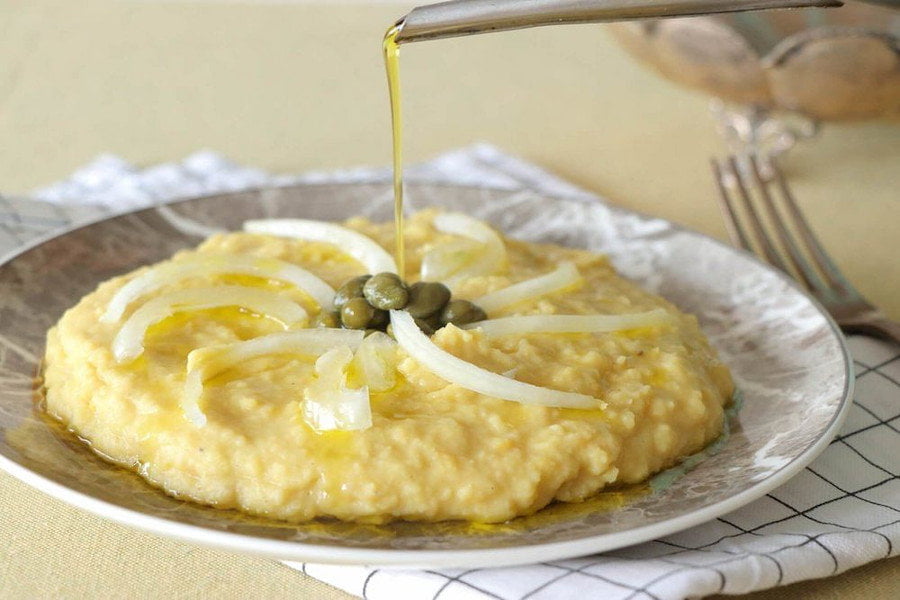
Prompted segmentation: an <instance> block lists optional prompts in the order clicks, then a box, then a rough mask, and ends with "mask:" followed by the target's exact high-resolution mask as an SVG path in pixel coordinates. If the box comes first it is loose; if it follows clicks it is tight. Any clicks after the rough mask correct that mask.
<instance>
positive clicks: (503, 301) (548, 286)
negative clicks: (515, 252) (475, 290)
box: [475, 262, 582, 314]
mask: <svg viewBox="0 0 900 600" xmlns="http://www.w3.org/2000/svg"><path fill="white" fill-rule="evenodd" d="M581 281H582V278H581V273H579V272H578V268H577V267H576V266H575V265H574V264H572V263H570V262H563V263H560V264H559V265H558V266H557V267H556V269H554V270H553V271H550V272H549V273H547V274H546V275H540V276H538V277H534V278H532V279H526V280H525V281H520V282H519V283H514V284H513V285H510V286H508V287H505V288H503V289H500V290H497V291H496V292H491V293H490V294H485V295H484V296H482V297H480V298H478V299H477V300H476V301H475V302H476V304H478V306H480V307H481V308H482V310H484V311H485V312H487V313H488V314H492V313H495V312H497V311H498V310H500V309H502V308H506V307H507V306H509V305H511V304H515V303H517V302H524V301H525V300H531V299H533V298H538V297H540V296H544V295H546V294H551V293H553V292H558V291H560V290H564V289H566V288H570V287H573V286H575V285H577V284H579V283H581Z"/></svg>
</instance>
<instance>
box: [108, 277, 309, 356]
mask: <svg viewBox="0 0 900 600" xmlns="http://www.w3.org/2000/svg"><path fill="white" fill-rule="evenodd" d="M224 306H239V307H241V308H245V309H247V310H249V311H251V312H254V313H257V314H259V315H262V316H265V317H269V318H272V319H275V320H276V321H280V322H281V323H282V324H283V325H284V326H285V328H287V327H289V326H293V325H295V324H297V323H300V322H302V321H304V320H306V318H307V314H306V311H305V310H303V307H301V306H300V305H299V304H297V303H296V302H294V301H292V300H289V299H288V298H286V297H284V296H283V295H281V294H278V293H277V292H273V291H270V290H265V289H259V288H249V287H244V286H240V285H219V286H210V287H197V288H188V289H184V290H178V291H175V292H171V293H168V294H163V295H162V296H159V297H157V298H154V299H152V300H150V301H149V302H147V303H146V304H144V305H143V306H141V307H140V308H139V309H137V310H136V311H134V314H132V315H131V316H130V317H128V319H127V320H126V321H125V323H123V324H122V327H121V328H120V329H119V332H118V333H117V334H116V337H115V338H114V339H113V343H112V351H113V356H115V359H116V361H118V362H120V363H121V362H125V361H127V360H131V359H134V358H137V357H138V356H140V355H141V353H142V352H143V351H144V335H145V334H146V333H147V329H148V328H149V327H150V326H151V325H153V324H155V323H158V322H160V321H162V320H163V319H166V318H168V317H170V316H172V315H173V314H174V313H177V312H184V311H187V310H204V309H208V308H219V307H224Z"/></svg>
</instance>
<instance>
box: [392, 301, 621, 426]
mask: <svg viewBox="0 0 900 600" xmlns="http://www.w3.org/2000/svg"><path fill="white" fill-rule="evenodd" d="M391 327H392V328H393V331H394V337H395V338H396V339H397V343H398V344H400V347H401V348H403V350H405V351H406V353H407V354H409V356H410V357H412V358H413V359H414V360H416V361H418V362H419V363H421V364H422V366H424V367H425V368H426V369H428V370H429V371H431V372H432V373H434V374H435V375H437V376H438V377H440V378H442V379H444V380H446V381H449V382H450V383H455V384H456V385H458V386H460V387H464V388H466V389H468V390H472V391H473V392H478V393H479V394H484V395H485V396H491V397H494V398H500V399H502V400H511V401H513V402H519V403H521V404H532V405H537V406H551V407H558V408H583V409H598V408H603V407H604V406H605V404H604V403H603V402H602V401H601V400H598V399H597V398H594V397H592V396H588V395H585V394H577V393H575V392H562V391H559V390H553V389H550V388H545V387H539V386H536V385H531V384H530V383H525V382H522V381H516V380H514V379H509V378H507V377H504V376H503V375H500V374H498V373H492V372H491V371H488V370H486V369H482V368H481V367H479V366H477V365H473V364H472V363H470V362H466V361H464V360H462V359H461V358H458V357H456V356H454V355H452V354H450V353H449V352H447V351H446V350H444V349H442V348H440V347H438V346H437V345H436V344H435V343H434V342H432V341H431V340H430V339H429V338H428V336H426V335H425V334H424V333H422V332H421V331H420V330H419V327H418V326H417V325H416V323H415V321H413V318H412V316H411V315H410V314H409V313H408V312H405V311H397V310H392V311H391Z"/></svg>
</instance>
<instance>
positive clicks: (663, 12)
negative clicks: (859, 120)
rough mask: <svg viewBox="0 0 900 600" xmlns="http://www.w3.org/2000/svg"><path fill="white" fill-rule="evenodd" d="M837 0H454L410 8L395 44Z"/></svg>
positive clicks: (827, 3)
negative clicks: (526, 28)
mask: <svg viewBox="0 0 900 600" xmlns="http://www.w3.org/2000/svg"><path fill="white" fill-rule="evenodd" d="M841 5H842V2H840V1H838V0H453V1H451V2H441V3H439V4H430V5H426V6H420V7H418V8H414V9H413V10H412V11H411V12H410V13H409V14H408V15H406V16H405V17H403V18H402V19H400V20H399V21H398V25H399V31H398V33H397V35H396V37H395V41H396V43H398V44H404V43H408V42H418V41H423V40H434V39H439V38H448V37H458V36H463V35H473V34H477V33H488V32H492V31H507V30H510V29H522V28H525V27H539V26H542V25H559V24H566V23H594V22H611V21H629V20H633V19H655V18H662V17H686V16H695V15H707V14H715V13H727V12H742V11H750V10H766V9H774V8H802V7H810V6H818V7H832V6H841Z"/></svg>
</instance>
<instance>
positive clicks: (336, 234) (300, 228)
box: [244, 219, 397, 274]
mask: <svg viewBox="0 0 900 600" xmlns="http://www.w3.org/2000/svg"><path fill="white" fill-rule="evenodd" d="M244 231H247V232H250V233H263V234H267V235H276V236H279V237H289V238H295V239H298V240H306V241H309V242H325V243H326V244H332V245H334V246H337V247H338V248H339V249H340V250H341V251H342V252H345V253H347V254H349V255H350V256H352V257H353V258H354V259H356V260H357V261H358V262H360V263H362V265H363V266H364V267H365V268H366V270H367V272H369V273H372V274H375V273H384V272H389V273H396V272H397V265H396V263H395V262H394V259H393V258H391V255H390V254H388V253H387V251H386V250H385V249H384V248H382V247H381V246H379V245H378V243H376V242H375V240H373V239H372V238H370V237H368V236H365V235H363V234H361V233H359V232H358V231H353V230H352V229H349V228H347V227H344V226H342V225H336V224H334V223H325V222H323V221H312V220H308V219H260V220H256V221H245V222H244Z"/></svg>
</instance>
